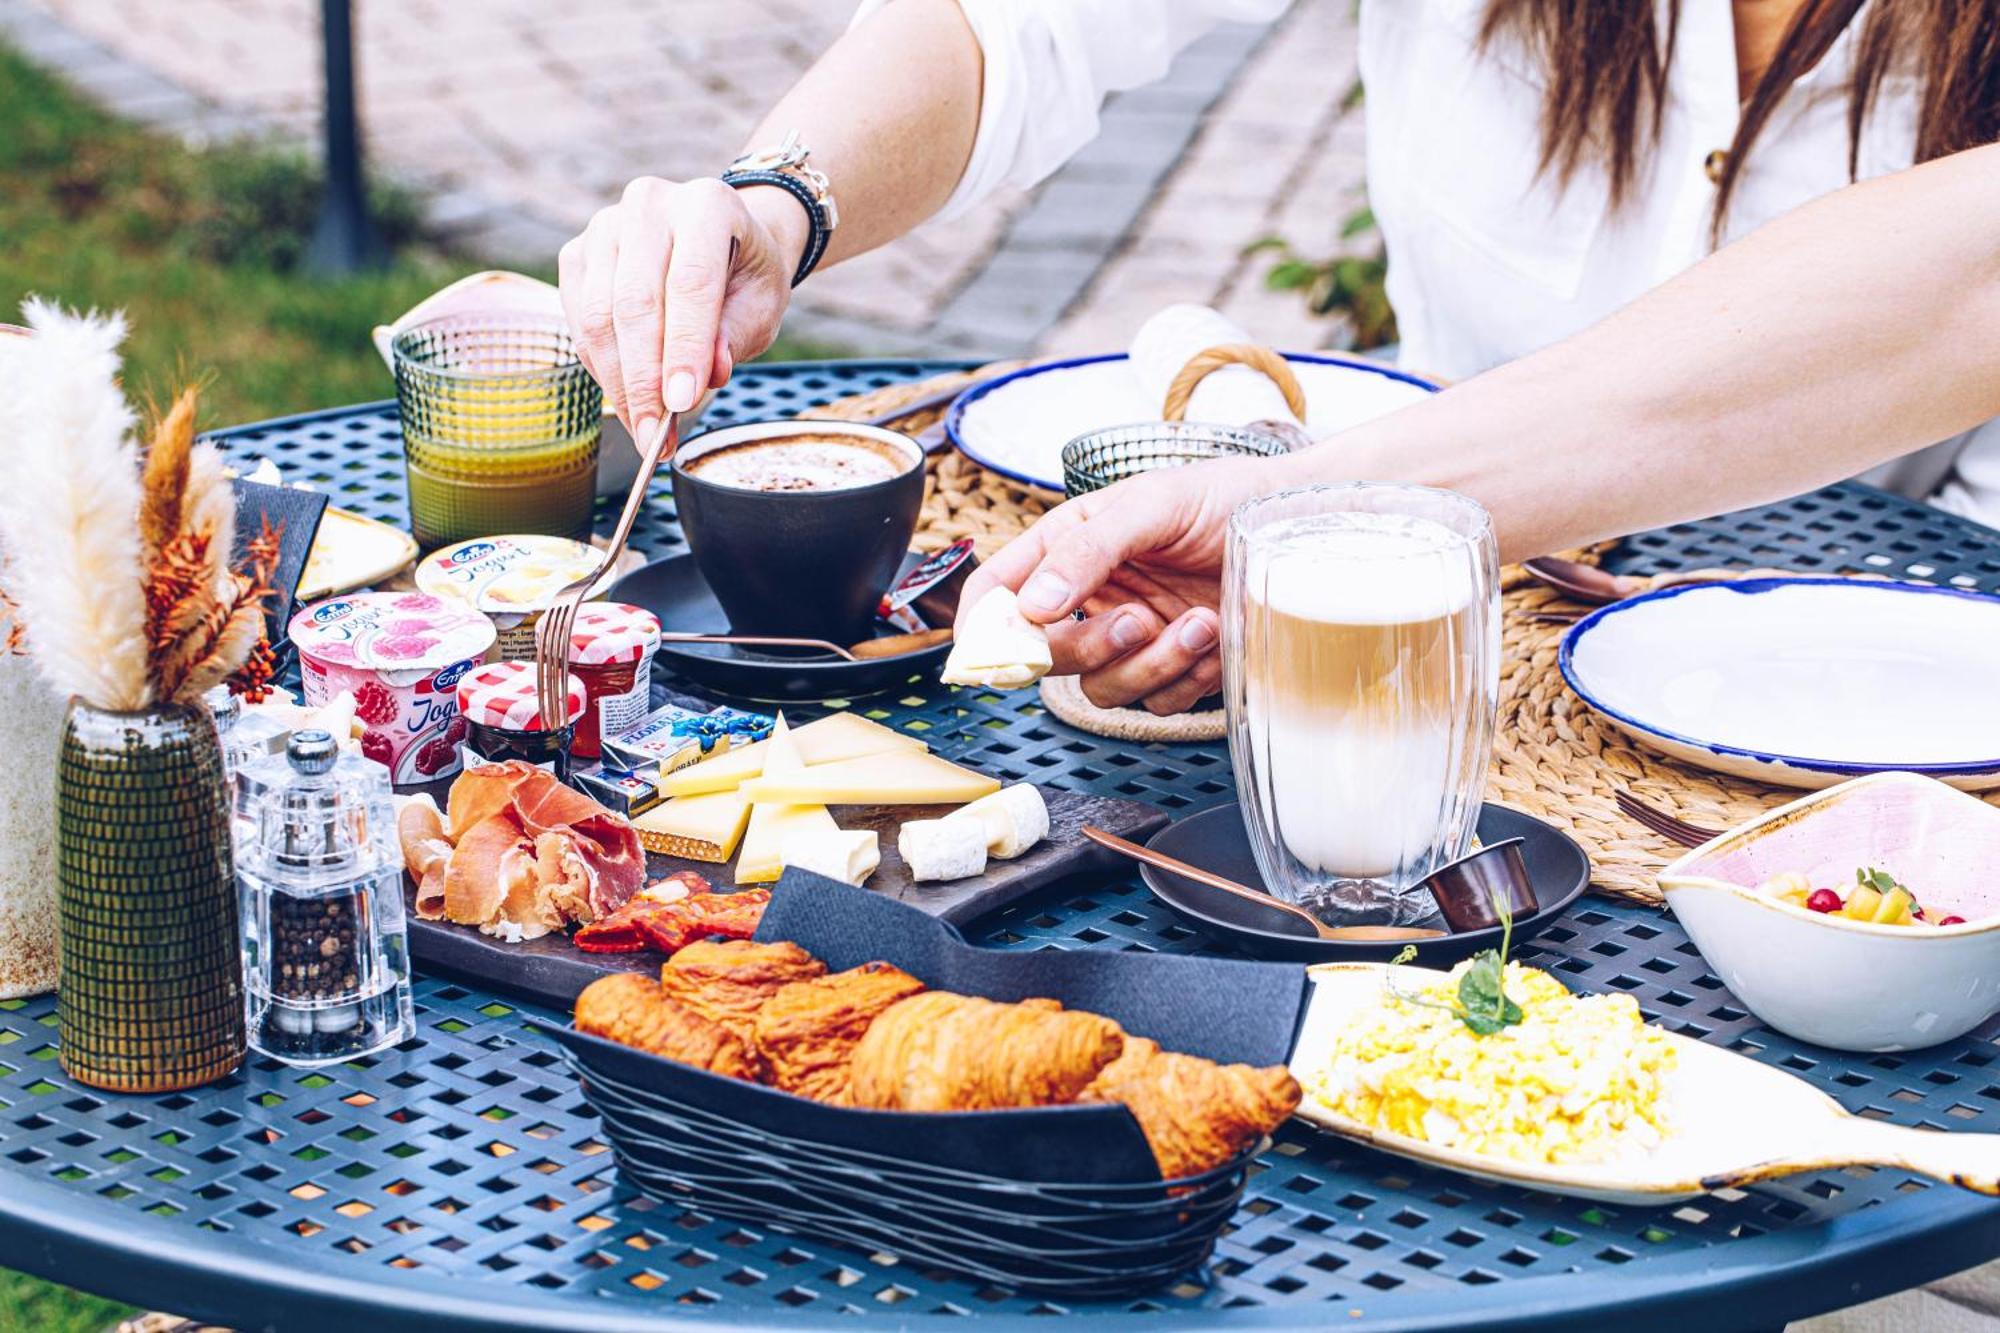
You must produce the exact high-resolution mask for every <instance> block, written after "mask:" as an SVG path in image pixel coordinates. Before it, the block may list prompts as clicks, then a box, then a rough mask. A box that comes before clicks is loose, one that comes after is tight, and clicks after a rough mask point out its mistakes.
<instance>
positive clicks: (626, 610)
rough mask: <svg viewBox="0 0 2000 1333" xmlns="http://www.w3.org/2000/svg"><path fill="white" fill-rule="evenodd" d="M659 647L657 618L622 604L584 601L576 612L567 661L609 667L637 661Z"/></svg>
mask: <svg viewBox="0 0 2000 1333" xmlns="http://www.w3.org/2000/svg"><path fill="white" fill-rule="evenodd" d="M659 646H660V618H659V617H658V616H656V615H654V614H653V613H652V612H651V611H648V610H646V609H644V608H643V607H637V606H630V605H627V604H626V603H624V602H586V603H584V604H583V605H582V606H580V607H578V608H577V611H576V628H575V630H574V631H573V632H572V633H571V634H570V636H569V660H570V662H571V663H572V664H573V665H575V666H612V665H614V664H616V663H620V662H637V661H639V660H640V659H641V658H644V657H648V656H651V655H652V652H653V650H654V649H655V648H658V647H659Z"/></svg>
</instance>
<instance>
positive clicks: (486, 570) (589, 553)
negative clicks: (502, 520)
mask: <svg viewBox="0 0 2000 1333" xmlns="http://www.w3.org/2000/svg"><path fill="white" fill-rule="evenodd" d="M603 568H604V552H603V551H600V550H598V549H597V548H596V547H595V546H592V545H591V544H590V543H589V542H579V541H571V540H570V539H569V538H567V537H543V536H536V535H532V534H523V535H518V536H506V537H476V538H474V539H473V540H471V541H466V542H458V543H457V544H455V545H452V546H445V547H441V548H439V549H438V550H436V551H433V552H432V553H431V554H430V555H428V556H426V557H424V559H423V560H422V562H420V563H419V564H418V565H417V588H418V589H419V591H422V592H427V593H429V594H431V595H432V596H433V597H456V598H458V599H459V600H460V601H462V602H464V603H466V604H467V605H470V606H473V607H476V608H477V609H478V610H479V611H480V612H481V613H483V614H484V615H485V616H486V617H487V618H488V619H490V620H491V621H492V622H493V628H494V630H495V632H496V633H497V634H498V636H499V637H498V643H499V645H500V658H501V660H502V661H519V660H522V659H525V658H532V657H533V656H534V655H535V625H536V624H537V622H539V621H540V620H541V618H542V612H544V611H546V610H548V608H549V603H550V602H551V601H553V600H554V598H555V596H556V594H557V593H559V592H561V591H562V590H563V588H564V587H566V586H567V585H568V584H570V583H571V582H573V581H574V580H576V579H578V578H581V577H582V576H583V575H585V574H589V573H593V572H595V571H597V570H600V569H603ZM613 578H614V575H613V574H612V572H611V571H609V570H606V571H605V575H604V577H603V578H602V579H600V580H598V584H597V586H595V587H593V588H592V589H591V590H590V596H591V597H592V598H597V597H602V596H603V595H604V590H605V589H606V588H608V587H610V585H611V583H612V582H613Z"/></svg>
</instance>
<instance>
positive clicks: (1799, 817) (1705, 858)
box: [1659, 773, 2000, 1051]
mask: <svg viewBox="0 0 2000 1333" xmlns="http://www.w3.org/2000/svg"><path fill="white" fill-rule="evenodd" d="M1865 866H1872V867H1879V868H1881V869H1883V870H1887V871H1888V872H1889V873H1891V874H1893V875H1895V876H1896V877H1897V879H1898V880H1900V881H1901V882H1903V883H1904V884H1907V885H1908V886H1909V888H1910V891H1911V893H1913V894H1914V895H1915V896H1916V899H1917V901H1918V903H1920V904H1921V905H1922V906H1923V908H1924V910H1925V911H1926V912H1927V913H1928V914H1930V916H1931V917H1932V918H1933V919H1942V918H1943V917H1946V916H1951V915H1958V916H1962V917H1964V918H1965V924H1963V925H1957V926H1942V927H1939V926H1927V925H1912V926H1884V925H1873V924H1869V923H1864V922H1859V921H1850V920H1848V919H1847V918H1845V917H1840V916H1833V915H1829V914H1825V913H1820V912H1811V911H1807V910H1806V909H1804V908H1801V907H1794V906H1792V905H1791V904H1789V903H1785V902H1781V901H1780V900H1778V899H1777V898H1775V897H1772V896H1771V895H1769V894H1766V893H1761V892H1759V891H1758V889H1757V887H1756V886H1757V885H1759V884H1762V883H1763V882H1764V881H1766V880H1768V879H1770V878H1771V877H1772V876H1774V875H1777V874H1780V873H1782V872H1784V871H1787V870H1797V871H1802V872H1803V873H1804V874H1805V875H1806V876H1807V877H1808V878H1809V879H1810V880H1811V881H1812V883H1813V885H1814V887H1821V886H1827V887H1835V886H1837V887H1840V888H1841V890H1842V892H1843V895H1844V894H1845V891H1846V888H1847V887H1848V886H1851V885H1852V884H1853V883H1854V872H1855V870H1856V869H1857V868H1859V867H1865ZM1659 883H1660V888H1661V889H1662V890H1663V891H1664V892H1665V894H1666V898H1667V906H1668V907H1669V908H1671V909H1672V910H1673V913H1674V916H1675V917H1676V918H1677V919H1678V920H1679V921H1680V923H1681V925H1683V926H1684V927H1686V929H1687V933H1688V937H1689V938H1690V939H1692V940H1693V941H1694V943H1695V947H1696V948H1698V949H1700V950H1701V956H1702V957H1703V958H1705V959H1707V960H1708V964H1709V966H1710V967H1712V968H1714V969H1715V973H1716V975H1717V976H1719V977H1721V978H1722V980H1723V982H1724V983H1725V984H1726V985H1727V986H1728V987H1729V989H1730V991H1731V992H1732V993H1733V994H1734V995H1735V996H1736V998H1737V999H1738V1000H1740V1001H1742V1002H1743V1005H1744V1007H1745V1008H1747V1009H1748V1010H1749V1011H1750V1012H1751V1013H1753V1014H1755V1015H1756V1016H1757V1017H1758V1018H1760V1019H1762V1020H1763V1021H1764V1022H1765V1023H1767V1024H1769V1025H1770V1026H1771V1027H1774V1028H1776V1029H1777V1030H1778V1031H1780V1032H1783V1033H1785V1034H1787V1035H1789V1036H1793V1037H1797V1038H1799V1039H1800V1040H1801V1041H1809V1042H1813V1043H1816V1044H1818V1045H1821V1046H1831V1047H1833V1048H1835V1049H1836V1050H1843V1051H1907V1050H1915V1049H1917V1048H1919V1047H1924V1046H1935V1045H1937V1044H1938V1043H1939V1042H1943V1041H1949V1040H1951V1039H1952V1038H1953V1037H1958V1036H1962V1035H1964V1034H1965V1033H1967V1032H1970V1031H1972V1030H1973V1029H1974V1028H1976V1027H1978V1026H1979V1025H1980V1024H1982V1023H1984V1022H1986V1020H1988V1019H1989V1018H1991V1017H1992V1016H1993V1015H1994V1014H1995V1013H1996V1012H2000V808H1995V807H1993V806H1990V805H1988V804H1986V803H1985V802H1984V801H1981V800H1979V799H1978V798H1977V797H1973V796H1968V795H1966V794H1965V793H1964V792H1962V791H1958V790H1955V789H1954V788H1952V787H1948V786H1946V785H1945V784H1944V783H1941V782H1938V781H1936V780H1934V779H1932V778H1927V777H1922V776H1919V775H1917V774H1914V773H1877V774H1872V775H1870V776H1868V777H1864V778H1856V779H1854V780H1853V781H1851V782H1845V783H1842V784H1841V785H1840V786H1837V787H1830V788H1828V789H1827V790H1825V791H1821V792H1815V793H1813V794H1812V795H1810V796H1807V797H1804V798H1802V799H1800V800H1797V801H1794V802H1792V803H1791V804H1790V805H1785V806H1780V807H1779V808H1778V809H1776V810H1772V811H1770V812H1769V813H1767V814H1765V815H1763V816H1761V817H1759V818H1757V819H1754V820H1752V821H1750V822H1749V823H1747V824H1744V825H1742V826H1740V827H1738V828H1735V829H1731V830H1730V831H1729V832H1727V833H1724V834H1723V835H1721V836H1720V837H1718V838H1715V839H1712V840H1711V841H1709V842H1706V843H1704V844H1702V845H1701V846H1700V847H1697V848H1695V849H1694V850H1693V851H1691V852H1689V853H1688V854H1687V855H1685V856H1683V857H1681V858H1680V859H1679V860H1678V861H1675V862H1674V863H1673V864H1672V865H1670V866H1668V867H1667V868H1666V869H1665V870H1663V871H1661V872H1660V876H1659Z"/></svg>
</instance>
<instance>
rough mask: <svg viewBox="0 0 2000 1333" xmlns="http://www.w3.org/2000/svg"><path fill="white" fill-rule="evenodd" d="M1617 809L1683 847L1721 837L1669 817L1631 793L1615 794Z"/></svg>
mask: <svg viewBox="0 0 2000 1333" xmlns="http://www.w3.org/2000/svg"><path fill="white" fill-rule="evenodd" d="M1616 799H1617V801H1618V808H1619V809H1620V810H1623V811H1624V812H1625V813H1626V814H1628V815H1630V816H1631V817H1632V818H1633V819H1634V820H1636V821H1638V822H1639V823H1641V824H1644V825H1645V826H1646V827H1647V828H1649V829H1651V830H1652V831H1653V832H1655V833H1657V834H1659V835H1660V836H1661V837H1663V838H1665V839H1666V840H1667V841H1668V842H1677V843H1679V844H1680V845H1681V846H1683V847H1699V846H1701V845H1702V844H1703V843H1705V842H1707V841H1709V840H1710V839H1712V838H1719V837H1721V836H1722V830H1720V829H1712V828H1703V827H1702V826H1701V825H1700V824H1690V823H1688V822H1687V821H1686V820H1685V819H1681V818H1679V817H1678V816H1675V815H1670V814H1668V813H1667V812H1666V811H1664V810H1662V809H1660V808H1659V807H1658V806H1656V805H1648V804H1647V803H1646V802H1644V801H1642V800H1640V799H1639V798H1638V797H1636V796H1634V795H1633V794H1632V793H1631V792H1628V791H1621V792H1619V793H1617V795H1616Z"/></svg>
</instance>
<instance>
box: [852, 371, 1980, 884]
mask: <svg viewBox="0 0 2000 1333" xmlns="http://www.w3.org/2000/svg"><path fill="white" fill-rule="evenodd" d="M997 369H999V368H998V367H987V368H984V369H982V370H978V371H973V372H970V373H961V374H956V375H945V376H938V377H936V378H934V379H930V380H924V381H921V382H918V383H913V384H899V385H894V386H892V387H890V388H887V389H882V390H878V391H877V392H875V393H872V394H868V395H865V396H863V397H860V398H850V399H845V400H843V401H841V402H838V403H834V404H832V405H830V406H828V407H826V408H822V409H819V412H818V414H820V415H826V416H835V417H848V418H853V417H866V416H872V415H876V414H879V413H883V412H888V411H891V410H893V409H894V407H895V404H896V403H898V402H914V401H916V400H917V399H919V398H923V397H927V396H929V395H931V394H933V393H936V392H937V391H938V390H940V389H943V388H946V387H948V386H949V385H950V384H951V383H952V382H953V381H957V382H960V383H967V384H969V383H971V382H973V381H974V380H977V379H980V378H983V377H984V376H986V375H989V374H993V373H996V371H997ZM940 414H941V413H940V412H939V411H938V410H936V409H933V410H931V411H929V412H927V413H924V414H920V415H916V416H913V417H911V418H910V419H908V420H905V421H901V422H898V423H897V424H898V425H900V426H901V427H902V428H903V429H904V430H911V431H914V430H917V429H920V428H922V427H923V426H925V425H927V424H929V423H930V422H931V421H934V420H935V419H936V418H937V416H939V415H940ZM930 467H931V484H930V487H929V489H928V491H927V494H926V497H925V501H924V509H923V517H922V518H921V519H920V520H919V528H918V534H917V538H916V545H917V546H918V548H919V549H922V550H925V551H931V550H936V549H937V548H939V547H941V546H944V545H946V544H947V543H949V542H951V541H954V540H956V539H957V538H959V537H963V536H969V537H972V538H973V540H974V545H975V549H976V550H977V551H978V553H979V555H980V557H981V558H982V559H984V558H986V557H988V556H990V555H992V554H993V552H994V551H996V550H998V549H999V548H1000V547H1001V546H1003V545H1005V544H1006V543H1007V541H1009V540H1010V539H1012V538H1013V537H1014V536H1016V535H1018V534H1019V533H1021V532H1023V531H1025V530H1026V528H1027V527H1028V525H1029V524H1031V523H1033V522H1034V521H1035V519H1037V518H1039V517H1041V515H1042V514H1044V513H1046V512H1047V511H1048V510H1049V509H1051V508H1053V507H1054V506H1055V505H1056V504H1058V503H1060V502H1061V499H1062V497H1061V496H1059V495H1057V494H1055V493H1054V492H1051V491H1044V490H1037V489H1031V488H1028V487H1023V486H1020V485H1018V484H1017V483H1015V482H1012V481H1009V480H1007V479H1006V478H1004V477H1001V476H999V475H998V474H996V473H989V472H987V471H986V470H985V469H983V468H981V467H979V465H978V464H976V463H974V462H972V461H971V460H970V459H967V458H965V457H963V456H961V455H959V454H958V453H956V452H955V451H952V452H947V453H945V454H943V455H942V456H940V457H937V458H934V459H933V460H932V462H931V464H930ZM1570 558H1572V559H1592V558H1594V557H1593V556H1592V554H1591V553H1588V552H1573V553H1571V557H1570ZM1686 577H1687V575H1685V574H1681V575H1662V576H1659V577H1658V578H1655V579H1652V580H1649V583H1651V584H1652V585H1654V586H1658V585H1660V584H1663V583H1667V582H1675V581H1681V580H1684V579H1685V578H1686ZM1501 589H1502V614H1503V621H1502V626H1503V627H1502V652H1501V667H1500V670H1501V676H1500V713H1499V722H1498V725H1497V727H1496V728H1495V740H1494V747H1493V766H1492V769H1491V772H1490V775H1489V777H1488V779H1487V789H1486V794H1487V797H1488V799H1490V800H1493V801H1497V802H1499V803H1500V804H1503V805H1507V806H1511V807H1513V808H1514V809H1517V810H1521V811H1524V812H1526V813H1528V814H1531V815H1534V816H1535V817H1536V818H1538V819H1542V820H1545V821H1547V822H1548V823H1550V824H1552V825H1554V826H1555V827H1557V828H1559V829H1561V830H1563V831H1564V832H1565V833H1567V834H1569V835H1570V836H1571V837H1573V838H1575V839H1576V840H1577V842H1579V843H1580V844H1582V846H1583V848H1584V850H1585V851H1586V852H1587V853H1588V854H1589V856H1590V859H1591V864H1592V866H1593V872H1594V873H1593V882H1592V885H1591V887H1592V888H1594V889H1595V890H1597V891H1598V892H1600V893H1605V894H1609V895H1610V896H1612V897H1615V898H1622V899H1625V900H1627V901H1630V902H1637V903H1644V904H1649V905H1657V904H1658V903H1659V902H1660V893H1659V889H1658V887H1657V886H1656V885H1655V883H1654V876H1655V875H1657V874H1658V872H1659V871H1660V869H1661V868H1662V867H1663V866H1665V865H1666V864H1667V863H1668V862H1669V861H1671V860H1673V859H1674V858H1675V857H1677V856H1679V855H1680V852H1681V848H1679V847H1677V846H1675V845H1674V844H1672V843H1670V842H1668V841H1667V840H1665V839H1664V838H1661V837H1660V836H1659V835H1657V834H1655V833H1653V832H1652V831H1650V830H1648V829H1646V828H1645V827H1643V826H1642V825H1640V824H1638V823H1636V822H1634V821H1633V820H1631V819H1629V818H1628V817H1626V816H1625V815H1624V814H1623V813H1622V812H1621V811H1620V810H1619V809H1618V806H1617V801H1616V797H1617V794H1618V793H1619V792H1620V791H1626V792H1630V793H1631V794H1632V795H1633V796H1636V797H1638V798H1639V799H1640V800H1642V801H1645V802H1647V803H1648V804H1650V805H1653V806H1656V807H1658V808H1660V809H1662V810H1665V811H1667V812H1668V813H1670V814H1673V815H1677V816H1679V817H1680V818H1682V819H1685V820H1687V821H1688V822H1689V823H1693V824H1699V825H1705V826H1707V827H1710V828H1731V827H1734V826H1735V825H1737V824H1740V823H1743V822H1744V821H1745V820H1748V819H1751V818H1753V817H1755V816H1757V815H1759V814H1762V813H1763V812H1764V811H1766V810H1770V809H1772V808H1774V807H1776V806H1779V805H1783V804H1785V803H1786V802H1789V801H1793V800H1796V799H1798V797H1799V796H1800V795H1801V793H1800V792H1798V791H1795V790H1791V789H1788V788H1780V787H1772V786H1767V785H1765V784H1763V783H1759V782H1750V781H1746V780H1744V779H1741V778H1732V777H1726V776H1724V775H1722V774H1720V773H1711V772H1708V771H1706V770H1704V769H1698V768H1693V767H1691V766H1689V765H1687V764H1683V763H1680V762H1678V761H1677V760H1674V759H1669V758H1667V757H1666V756H1664V755H1660V754H1656V753H1654V752H1653V751H1651V750H1647V749H1645V748H1643V747H1642V746H1640V745H1639V744H1638V743H1637V742H1636V741H1634V740H1632V739H1631V738H1630V737H1628V736H1626V735H1625V733H1623V732H1621V731H1619V730H1617V729H1616V728H1615V727H1612V726H1611V725H1610V724H1608V723H1606V722H1604V721H1603V720H1602V719H1601V718H1599V717H1598V716H1597V714H1596V713H1594V712H1592V711H1591V710H1590V709H1589V708H1588V707H1587V706H1586V705H1585V704H1584V703H1583V701H1582V700H1580V699H1578V698H1577V697H1576V696H1575V695H1574V694H1572V693H1570V691H1569V688H1568V687H1567V686H1566V685H1565V684H1564V683H1563V678H1562V673H1561V672H1560V671H1558V670H1557V668H1556V651H1557V649H1558V647H1559V646H1560V645H1561V642H1562V636H1563V633H1564V631H1565V630H1566V629H1567V628H1568V625H1569V622H1570V621H1571V620H1573V619H1575V618H1576V616H1577V615H1578V614H1580V613H1581V612H1582V611H1584V610H1586V609H1587V608H1584V607H1581V606H1578V605H1577V604H1575V603H1573V602H1569V601H1567V600H1566V599H1564V598H1563V597H1562V595H1561V594H1559V593H1556V592H1554V591H1552V590H1550V589H1548V588H1545V587H1543V586H1541V585H1540V584H1538V583H1536V582H1535V581H1534V580H1533V579H1531V578H1530V577H1529V576H1528V575H1527V574H1526V573H1525V572H1523V571H1522V570H1521V569H1520V568H1519V567H1518V566H1509V567H1507V568H1506V569H1505V570H1503V571H1502V573H1501ZM1042 698H1043V701H1044V703H1046V704H1047V706H1048V708H1049V711H1050V712H1051V713H1053V714H1055V716H1057V717H1058V718H1061V719H1062V720H1063V721H1065V722H1069V723H1070V724H1071V725H1073V726H1079V727H1081V728H1082V729H1084V730H1088V731H1092V732H1095V733H1096V734H1098V735H1105V736H1112V737H1115V738H1118V739H1122V740H1131V741H1135V742H1140V743H1148V742H1152V741H1156V740H1157V741H1192V740H1204V741H1207V740H1216V739H1219V738H1220V737H1221V736H1222V734H1223V730H1222V726H1221V714H1220V713H1219V712H1216V713H1211V714H1190V715H1183V716H1182V717H1180V718H1156V717H1154V716H1153V715H1152V714H1150V713H1147V712H1144V711H1143V710H1140V709H1131V708H1123V709H1099V708H1096V707H1095V706H1094V705H1092V704H1091V703H1090V702H1089V701H1088V700H1086V699H1084V698H1083V697H1082V690H1081V689H1080V688H1078V687H1077V684H1076V681H1075V680H1074V679H1073V678H1062V679H1050V680H1045V681H1043V682H1042ZM1079 719H1081V720H1079ZM1127 724H1130V725H1129V727H1128V725H1127ZM1114 728H1115V729H1114ZM1985 799H1986V800H1987V801H1988V802H1989V803H1991V804H1994V805H2000V793H1994V794H1989V795H1988V796H1987V797H1986V798H1985Z"/></svg>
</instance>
